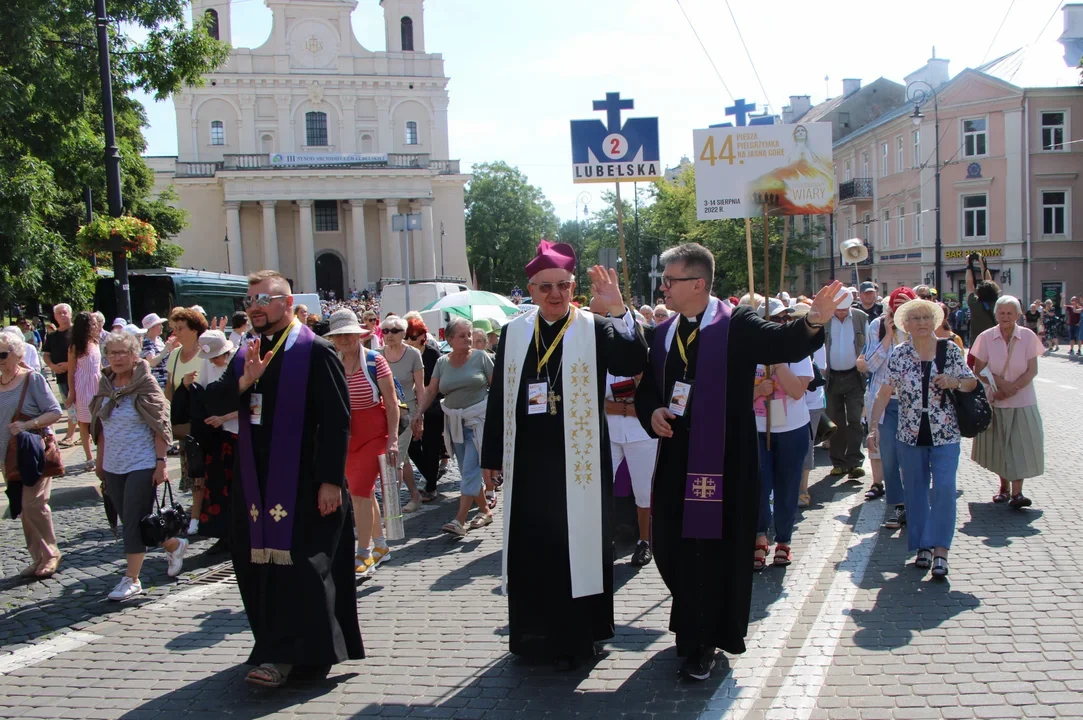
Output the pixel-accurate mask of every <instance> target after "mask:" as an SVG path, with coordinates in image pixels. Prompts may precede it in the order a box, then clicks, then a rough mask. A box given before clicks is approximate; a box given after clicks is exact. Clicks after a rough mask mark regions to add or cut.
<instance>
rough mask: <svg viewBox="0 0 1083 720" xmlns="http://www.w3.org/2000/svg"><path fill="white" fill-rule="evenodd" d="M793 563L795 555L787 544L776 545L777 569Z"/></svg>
mask: <svg viewBox="0 0 1083 720" xmlns="http://www.w3.org/2000/svg"><path fill="white" fill-rule="evenodd" d="M792 562H793V553H792V552H791V551H790V546H789V545H787V544H786V543H779V544H778V545H775V562H774V564H775V567H786V566H787V565H789V564H790V563H792Z"/></svg>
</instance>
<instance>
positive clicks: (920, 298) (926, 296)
mask: <svg viewBox="0 0 1083 720" xmlns="http://www.w3.org/2000/svg"><path fill="white" fill-rule="evenodd" d="M918 299H919V300H932V299H933V296H932V295H918Z"/></svg>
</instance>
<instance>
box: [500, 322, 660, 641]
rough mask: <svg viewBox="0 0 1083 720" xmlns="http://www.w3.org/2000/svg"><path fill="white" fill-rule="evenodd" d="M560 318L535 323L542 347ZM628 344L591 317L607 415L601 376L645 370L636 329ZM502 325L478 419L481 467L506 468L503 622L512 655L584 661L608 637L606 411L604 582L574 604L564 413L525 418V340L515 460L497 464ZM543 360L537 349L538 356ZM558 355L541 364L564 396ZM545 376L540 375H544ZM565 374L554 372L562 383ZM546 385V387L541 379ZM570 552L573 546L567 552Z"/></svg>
mask: <svg viewBox="0 0 1083 720" xmlns="http://www.w3.org/2000/svg"><path fill="white" fill-rule="evenodd" d="M563 326H564V320H563V319H561V320H558V321H557V322H555V323H553V324H552V325H549V324H548V323H546V322H545V321H544V320H542V321H541V336H542V342H543V343H544V345H545V346H552V343H553V341H554V340H555V338H556V336H557V334H558V333H559V332H560V328H561V327H563ZM631 330H632V331H633V333H634V339H632V340H628V339H625V338H624V337H622V336H621V335H620V333H619V332H617V330H616V328H614V327H613V324H612V322H611V321H609V320H607V319H605V318H601V317H597V316H596V317H595V319H594V336H595V341H596V345H595V348H596V356H597V360H596V362H597V365H596V368H597V377H598V381H599V382H598V411H599V413H604V412H605V401H604V398H605V391H606V388H605V378H606V372H607V371H608V372H611V373H613V374H614V375H623V376H632V375H637V374H639V373H640V372H642V371H643V369H644V367H645V366H646V362H647V347H646V344H645V343H644V342H643V338H642V335H641V334H640V333H639V332H638V330H637V328H635V327H632V328H631ZM506 335H507V328H505V329H504V331H503V333H502V334H501V338H500V345H499V347H498V349H497V352H496V368H495V370H494V371H493V382H492V387H491V388H490V390H489V405H488V408H487V409H486V413H485V434H484V437H483V441H482V444H481V466H482V467H483V468H490V469H497V468H502V467H504V465H505V462H514V463H515V466H514V468H515V470H514V476H513V480H512V503H511V512H512V517H511V521H510V522H511V527H510V532H509V538H508V548H507V552H508V553H509V555H508V621H509V627H510V631H511V651H512V652H513V653H515V654H516V655H531V656H536V657H541V658H546V659H551V660H552V659H558V658H564V657H568V656H583V655H590V654H592V652H593V643H594V642H595V641H600V640H605V639H607V638H611V637H613V547H612V545H611V543H610V538H611V537H612V532H611V531H612V517H613V512H612V503H613V458H612V455H611V454H610V450H609V429H608V424H607V423H606V421H605V416H604V414H603V415H602V416H601V417H600V418H599V420H600V423H599V426H600V428H601V447H600V450H599V454H600V459H601V473H600V476H601V481H602V488H601V491H602V526H601V527H600V528H598V532H600V533H601V534H602V568H601V572H602V578H603V585H604V588H605V591H604V592H603V593H602V594H600V595H590V596H587V597H581V598H575V599H573V598H572V575H571V566H570V565H569V560H568V507H567V497H568V494H567V490H566V488H565V485H564V483H565V474H564V451H565V447H564V414H563V403H561V404H560V405H559V409H560V412H558V414H557V415H550V414H549V413H548V412H546V413H545V414H542V415H529V416H528V415H527V412H526V411H527V384H528V383H532V382H537V381H538V380H537V378H536V377H535V376H536V372H535V370H536V369H537V366H538V353H537V352H536V350H535V348H534V342H533V339H532V340H531V342H530V345H529V348H530V349H529V350H528V351H527V353H526V359H525V361H524V362H523V372H522V377H521V379H520V382H519V399H518V402H517V404H516V409H515V419H516V435H515V457H514V458H508V459H505V458H504V422H503V420H504V375H505V370H504V350H505V348H507V338H506ZM542 354H543V355H544V351H543V353H542ZM562 356H563V343H561V344H560V345H558V346H557V348H556V350H554V351H553V355H552V356H551V357H550V358H549V361H548V363H547V366H548V368H549V373H550V375H552V377H553V379H554V381H555V382H554V383H553V386H554V388H553V389H554V391H555V392H556V393H558V394H560V395H563V394H564V393H565V391H564V390H562V389H561V384H560V382H559V381H556V377H557V368H558V367H560V361H561V358H562ZM544 376H545V370H544V369H543V370H542V377H543V379H544ZM564 377H565V375H564V372H563V371H562V372H561V379H563V378H564ZM547 382H548V381H547ZM572 552H575V548H572Z"/></svg>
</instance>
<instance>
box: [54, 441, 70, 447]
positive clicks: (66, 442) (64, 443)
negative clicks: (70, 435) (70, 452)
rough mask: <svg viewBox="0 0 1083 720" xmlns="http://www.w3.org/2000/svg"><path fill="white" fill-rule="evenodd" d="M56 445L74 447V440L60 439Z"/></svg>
mask: <svg viewBox="0 0 1083 720" xmlns="http://www.w3.org/2000/svg"><path fill="white" fill-rule="evenodd" d="M56 446H57V447H62V448H73V447H75V440H61V441H60V442H58V443H57V444H56Z"/></svg>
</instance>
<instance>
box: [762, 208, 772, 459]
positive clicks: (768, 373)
mask: <svg viewBox="0 0 1083 720" xmlns="http://www.w3.org/2000/svg"><path fill="white" fill-rule="evenodd" d="M770 210H771V208H770V205H768V204H767V200H766V198H765V199H764V203H763V303H764V308H763V317H764V319H765V320H770V312H771V309H770V308H771V305H770V303H769V302H768V296H770V294H771V254H770V253H771V235H770V229H771V224H770V217H769V213H770ZM772 375H773V368H772V367H771V366H770V365H768V366H767V367H766V368H764V377H765V378H766V379H767V380H771V379H772ZM773 396H774V393H772V394H771V395H769V396H767V398H766V405H767V417H766V420H767V437H766V438H765V439H766V447H767V449H768V450H770V449H771V399H772V397H773Z"/></svg>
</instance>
